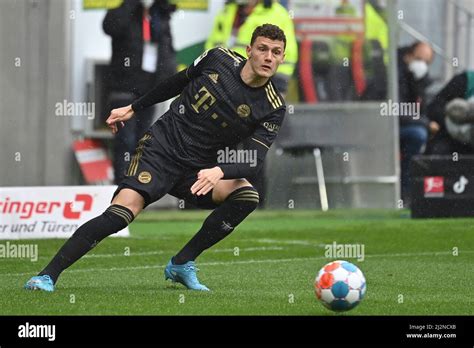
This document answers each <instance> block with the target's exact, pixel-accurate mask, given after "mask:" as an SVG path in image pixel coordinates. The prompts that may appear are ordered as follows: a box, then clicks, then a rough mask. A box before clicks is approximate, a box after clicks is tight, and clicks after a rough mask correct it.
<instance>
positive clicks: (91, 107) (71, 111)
mask: <svg viewBox="0 0 474 348" xmlns="http://www.w3.org/2000/svg"><path fill="white" fill-rule="evenodd" d="M54 107H55V109H56V110H55V114H56V116H65V117H68V116H69V117H82V116H83V117H87V119H89V120H92V119H94V117H95V103H85V102H84V103H73V102H68V101H67V100H66V99H64V100H63V101H62V102H59V103H56V104H55V106H54Z"/></svg>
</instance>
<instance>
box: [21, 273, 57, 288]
mask: <svg viewBox="0 0 474 348" xmlns="http://www.w3.org/2000/svg"><path fill="white" fill-rule="evenodd" d="M25 289H27V290H43V291H50V292H51V291H54V283H53V280H52V279H51V277H50V276H49V275H47V274H46V275H42V276H35V277H32V278H31V279H30V280H28V281H27V282H26V284H25Z"/></svg>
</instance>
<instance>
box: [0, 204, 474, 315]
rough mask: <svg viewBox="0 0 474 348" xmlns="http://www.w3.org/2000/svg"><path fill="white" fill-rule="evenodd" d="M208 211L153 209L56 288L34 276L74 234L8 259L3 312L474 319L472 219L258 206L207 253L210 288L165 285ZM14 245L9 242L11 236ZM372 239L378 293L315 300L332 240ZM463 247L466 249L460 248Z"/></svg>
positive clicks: (370, 271) (368, 247)
mask: <svg viewBox="0 0 474 348" xmlns="http://www.w3.org/2000/svg"><path fill="white" fill-rule="evenodd" d="M207 214H208V212H203V211H181V212H168V211H164V212H144V213H143V214H142V215H141V216H140V217H139V218H137V220H136V221H134V222H133V224H132V225H131V227H130V229H131V237H130V238H108V239H106V240H105V241H103V242H102V243H101V244H99V246H97V247H96V248H95V249H94V250H93V251H92V252H91V253H90V254H89V255H87V256H86V257H85V258H83V259H82V260H80V261H79V262H77V263H76V264H74V265H73V266H72V267H71V268H70V269H68V270H67V271H66V272H64V273H63V275H62V276H61V278H60V279H59V282H58V284H57V288H56V291H55V292H54V293H44V292H39V291H35V292H30V291H26V290H24V289H23V284H24V283H25V281H26V280H27V279H28V278H29V277H30V276H32V275H35V274H36V272H38V271H39V270H41V269H42V267H43V266H45V264H46V263H47V262H48V261H49V260H50V258H51V257H52V256H53V255H54V253H55V252H56V251H57V250H58V248H59V247H60V246H61V245H62V244H63V242H64V241H63V240H55V239H52V240H35V241H11V243H37V244H38V251H39V258H38V261H36V262H31V261H30V260H27V259H12V258H3V259H0V264H1V268H0V277H1V279H2V281H1V282H0V293H1V296H0V314H2V315H44V314H47V315H48V314H51V315H53V314H54V315H81V314H84V315H105V314H107V315H134V314H136V315H472V314H474V297H473V296H472V286H473V284H474V272H473V270H474V267H473V266H474V229H473V227H472V225H473V224H472V221H473V220H471V219H439V220H412V219H410V218H409V217H408V212H407V211H379V210H377V211H374V210H361V211H358V210H351V211H329V212H326V213H322V212H316V211H284V212H283V211H280V212H278V211H258V212H255V213H254V214H252V215H251V216H250V217H249V218H248V219H247V220H246V221H244V223H242V224H241V225H240V226H239V227H238V228H237V229H236V230H235V231H234V232H233V234H232V235H231V236H229V237H228V238H226V239H225V240H224V241H222V242H220V243H219V244H217V245H216V246H214V247H213V248H212V249H210V250H208V251H206V252H205V253H204V254H203V255H201V256H200V257H199V258H198V260H197V264H198V267H199V268H200V272H199V273H198V277H199V279H200V280H201V282H202V283H204V284H206V285H207V286H208V287H209V288H211V290H212V292H210V293H200V292H193V291H188V290H186V289H185V288H184V287H183V286H181V285H180V284H172V283H170V282H169V281H168V282H165V280H164V276H163V270H164V266H165V265H166V263H167V262H168V260H169V258H170V257H171V256H172V255H173V254H174V253H176V252H177V251H178V250H179V249H180V248H181V247H182V246H183V245H184V243H185V242H186V241H187V240H188V239H189V238H190V237H191V236H192V235H193V234H194V233H195V232H196V231H197V230H198V229H199V227H200V226H201V223H202V221H203V219H204V217H205V216H206V215H207ZM1 242H2V243H4V242H5V241H1ZM333 242H337V243H339V244H349V243H350V244H354V243H355V244H363V245H364V247H365V259H364V260H363V261H360V262H359V261H357V260H355V259H347V260H348V261H351V262H354V263H355V264H356V265H358V266H359V267H360V268H361V270H362V271H363V272H364V274H365V276H366V279H367V295H366V297H365V299H364V300H363V301H362V302H361V304H360V305H359V306H358V307H356V308H355V309H353V310H352V311H349V312H346V313H343V314H336V313H333V312H331V311H329V310H328V309H326V308H324V307H323V306H322V305H321V304H320V303H319V302H318V301H317V300H316V298H315V295H314V291H313V282H314V278H315V275H316V273H317V271H318V270H319V269H320V268H321V267H322V266H323V265H324V264H326V263H327V262H329V261H331V260H333V259H328V258H326V257H325V248H324V246H325V245H326V244H332V243H333ZM456 251H457V252H456Z"/></svg>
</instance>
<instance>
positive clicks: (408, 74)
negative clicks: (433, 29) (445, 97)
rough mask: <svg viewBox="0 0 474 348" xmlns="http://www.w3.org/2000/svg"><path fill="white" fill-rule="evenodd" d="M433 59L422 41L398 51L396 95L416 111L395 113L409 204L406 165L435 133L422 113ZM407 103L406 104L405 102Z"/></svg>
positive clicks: (408, 178)
mask: <svg viewBox="0 0 474 348" xmlns="http://www.w3.org/2000/svg"><path fill="white" fill-rule="evenodd" d="M432 61H433V49H432V48H431V46H430V45H429V44H427V43H425V42H418V41H417V42H415V43H413V44H412V45H410V46H408V47H402V48H399V50H398V94H399V102H400V105H403V104H402V103H404V104H405V105H410V106H411V109H412V110H417V112H416V113H413V114H412V115H399V125H400V154H401V188H402V190H401V191H402V199H403V201H404V202H405V205H409V203H410V176H409V164H410V160H411V158H412V157H413V156H414V155H417V154H421V153H423V151H424V149H425V146H426V142H427V141H428V132H429V131H431V132H436V130H437V124H435V123H434V122H431V123H430V122H429V120H428V118H427V117H426V114H425V104H424V101H425V90H426V88H427V87H428V86H429V85H430V83H431V80H430V78H429V77H428V68H429V65H430V64H431V62H432ZM406 103H408V104H406Z"/></svg>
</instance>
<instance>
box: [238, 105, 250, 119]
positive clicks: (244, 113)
mask: <svg viewBox="0 0 474 348" xmlns="http://www.w3.org/2000/svg"><path fill="white" fill-rule="evenodd" d="M251 113H252V110H251V109H250V106H248V105H247V104H241V105H239V107H238V108H237V114H238V115H239V116H240V117H249V116H250V114H251Z"/></svg>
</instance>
